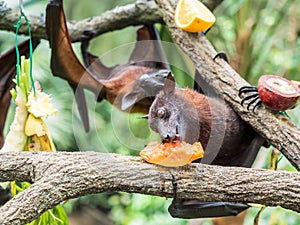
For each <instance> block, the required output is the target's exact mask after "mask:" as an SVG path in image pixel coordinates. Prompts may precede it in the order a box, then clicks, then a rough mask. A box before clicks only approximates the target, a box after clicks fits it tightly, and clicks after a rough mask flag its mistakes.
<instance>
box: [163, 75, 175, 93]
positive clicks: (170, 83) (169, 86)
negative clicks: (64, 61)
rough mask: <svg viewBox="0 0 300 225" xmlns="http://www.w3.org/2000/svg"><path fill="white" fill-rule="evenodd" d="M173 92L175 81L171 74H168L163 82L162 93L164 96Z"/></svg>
mask: <svg viewBox="0 0 300 225" xmlns="http://www.w3.org/2000/svg"><path fill="white" fill-rule="evenodd" d="M174 90H175V80H174V76H173V74H172V72H169V73H168V75H167V79H166V81H165V86H164V93H165V94H166V95H170V94H173V93H174Z"/></svg>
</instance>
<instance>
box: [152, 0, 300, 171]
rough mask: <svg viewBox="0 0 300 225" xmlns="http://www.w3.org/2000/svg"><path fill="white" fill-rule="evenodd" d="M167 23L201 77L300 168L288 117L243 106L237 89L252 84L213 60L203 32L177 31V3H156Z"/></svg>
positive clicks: (299, 140)
mask: <svg viewBox="0 0 300 225" xmlns="http://www.w3.org/2000/svg"><path fill="white" fill-rule="evenodd" d="M156 1H157V3H158V6H159V8H160V9H161V12H162V13H163V15H164V21H165V23H166V25H167V27H168V29H169V31H170V33H171V35H172V37H173V39H174V41H175V42H176V43H177V44H178V45H179V46H180V47H181V49H182V50H183V51H184V52H185V53H186V54H187V55H188V56H189V57H190V58H191V59H192V61H193V62H194V63H195V65H196V68H197V70H198V71H199V73H200V74H201V77H202V78H203V79H204V80H205V81H206V82H207V83H208V84H209V85H210V86H212V87H213V88H214V89H215V90H216V91H217V92H218V93H219V94H221V96H223V97H224V99H225V100H226V101H227V102H228V103H229V104H230V105H231V106H232V107H233V108H234V110H235V111H236V112H237V113H238V114H239V115H240V116H241V117H242V119H243V120H245V121H246V122H248V123H249V124H250V125H251V126H252V127H253V128H254V129H255V130H256V131H257V132H258V133H260V134H261V135H262V136H263V137H264V138H265V139H266V140H267V141H268V142H269V143H271V144H272V145H273V146H274V147H276V148H278V149H279V150H280V151H281V152H282V153H283V154H284V155H285V156H286V157H287V159H288V160H289V161H290V162H291V163H292V165H293V166H295V167H296V168H297V169H298V170H299V169H300V129H299V128H297V127H296V126H295V125H294V124H293V123H292V122H291V121H289V120H287V119H286V117H284V116H280V115H274V114H272V113H270V112H269V111H268V110H266V109H265V108H262V109H259V110H256V111H255V113H253V112H251V111H247V109H246V108H245V107H242V106H241V104H240V102H241V99H240V98H239V96H238V90H239V89H240V88H241V87H242V86H245V85H249V84H248V83H247V82H246V81H245V80H244V79H243V78H241V76H240V75H239V74H238V73H236V72H235V71H234V70H233V69H232V68H231V67H230V65H228V64H227V63H226V62H225V61H224V60H222V59H216V61H213V57H214V56H215V55H216V51H215V49H214V48H213V46H212V45H211V43H210V42H209V41H208V40H207V39H206V38H205V36H204V35H203V34H201V33H199V34H192V33H188V32H185V31H183V30H181V29H179V28H177V27H176V26H175V24H174V19H173V16H174V9H175V1H174V0H156Z"/></svg>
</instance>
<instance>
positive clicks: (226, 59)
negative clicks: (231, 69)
mask: <svg viewBox="0 0 300 225" xmlns="http://www.w3.org/2000/svg"><path fill="white" fill-rule="evenodd" d="M216 58H221V59H223V60H224V61H225V62H227V63H228V64H229V60H228V57H227V55H226V53H225V52H218V53H217V54H216V55H215V57H214V58H213V60H214V61H215V60H216Z"/></svg>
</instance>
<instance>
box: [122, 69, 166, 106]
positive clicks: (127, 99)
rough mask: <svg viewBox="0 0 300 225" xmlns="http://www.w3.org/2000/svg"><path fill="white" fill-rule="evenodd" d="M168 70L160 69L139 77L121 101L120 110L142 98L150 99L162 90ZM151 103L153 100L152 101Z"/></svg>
mask: <svg viewBox="0 0 300 225" xmlns="http://www.w3.org/2000/svg"><path fill="white" fill-rule="evenodd" d="M168 73H169V70H165V69H161V70H157V71H154V72H151V73H146V74H143V75H141V76H140V77H139V78H138V79H137V80H136V81H135V82H134V83H133V84H132V91H130V92H128V93H126V94H125V95H124V96H123V97H122V100H121V109H122V110H127V109H129V108H130V107H132V106H133V105H134V104H135V103H137V102H139V101H140V100H142V99H144V98H152V99H154V98H155V96H156V95H157V94H158V93H159V92H160V91H161V90H162V89H163V88H164V83H165V80H166V78H167V75H168ZM152 101H153V100H152Z"/></svg>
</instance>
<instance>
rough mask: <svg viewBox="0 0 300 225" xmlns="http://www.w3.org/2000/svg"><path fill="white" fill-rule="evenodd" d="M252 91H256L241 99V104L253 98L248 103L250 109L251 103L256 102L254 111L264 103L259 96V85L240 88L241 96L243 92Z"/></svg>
mask: <svg viewBox="0 0 300 225" xmlns="http://www.w3.org/2000/svg"><path fill="white" fill-rule="evenodd" d="M250 92H254V93H253V94H250V95H248V96H245V97H244V98H243V99H242V101H241V105H243V104H244V103H245V101H247V100H250V99H251V101H250V102H249V103H248V105H247V110H248V111H249V110H250V107H251V105H253V104H255V105H254V107H253V108H252V111H253V112H254V111H255V109H256V108H257V107H258V106H260V105H261V103H262V102H261V100H260V98H259V95H258V90H257V87H253V86H244V87H241V88H240V90H239V97H241V96H242V95H243V94H247V93H250Z"/></svg>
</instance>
